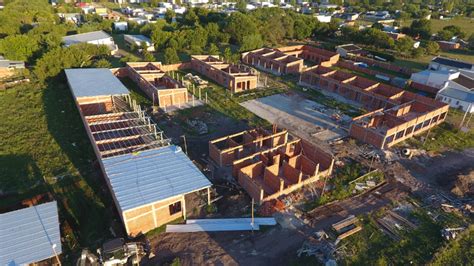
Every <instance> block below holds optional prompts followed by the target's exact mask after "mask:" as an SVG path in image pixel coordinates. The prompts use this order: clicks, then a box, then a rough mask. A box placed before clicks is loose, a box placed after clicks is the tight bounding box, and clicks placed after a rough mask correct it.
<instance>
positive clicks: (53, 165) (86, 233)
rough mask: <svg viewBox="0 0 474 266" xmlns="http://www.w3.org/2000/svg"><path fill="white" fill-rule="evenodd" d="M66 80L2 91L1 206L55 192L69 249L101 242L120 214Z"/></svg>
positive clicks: (0, 107)
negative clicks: (116, 212)
mask: <svg viewBox="0 0 474 266" xmlns="http://www.w3.org/2000/svg"><path fill="white" fill-rule="evenodd" d="M65 84H66V82H65V81H63V80H61V81H59V82H54V83H50V84H49V85H48V86H47V87H41V86H39V85H35V84H24V85H19V86H17V87H14V88H11V89H8V90H6V91H0V117H2V119H1V120H0V190H1V191H2V192H6V193H8V194H7V195H8V196H5V197H2V199H1V200H0V208H7V207H9V206H13V205H15V204H18V203H19V201H21V200H24V199H28V198H30V197H32V196H34V195H38V194H42V193H51V194H52V195H53V197H54V199H55V200H56V201H57V202H58V207H59V212H60V222H61V228H62V237H64V238H65V241H63V250H64V251H65V253H66V254H67V253H69V252H70V251H72V250H75V249H77V248H79V247H82V246H88V247H90V248H93V247H95V246H96V245H97V244H99V243H98V241H99V242H100V241H102V240H104V239H105V238H107V237H109V234H110V233H109V230H108V227H109V225H111V220H112V217H113V216H114V214H113V213H112V212H113V211H114V208H113V207H111V206H113V205H112V201H111V198H110V196H109V194H108V193H104V192H103V190H102V189H101V187H100V185H99V184H100V183H101V182H102V177H101V176H100V175H98V174H97V173H98V172H99V170H98V169H94V167H93V161H94V160H95V156H94V153H93V150H92V146H91V145H90V143H89V141H88V137H87V135H86V133H85V130H84V127H83V124H82V121H81V119H80V116H79V114H78V112H77V110H76V106H75V104H74V102H73V100H72V97H71V95H70V92H69V90H68V88H67V86H66V85H65Z"/></svg>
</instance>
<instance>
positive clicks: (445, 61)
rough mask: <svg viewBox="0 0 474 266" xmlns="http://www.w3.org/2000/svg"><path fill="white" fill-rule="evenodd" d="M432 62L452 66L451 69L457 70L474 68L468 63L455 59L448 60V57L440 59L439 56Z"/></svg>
mask: <svg viewBox="0 0 474 266" xmlns="http://www.w3.org/2000/svg"><path fill="white" fill-rule="evenodd" d="M431 61H433V62H436V63H438V64H442V65H445V66H451V67H456V68H465V69H471V68H472V66H473V64H471V63H468V62H464V61H460V60H455V59H450V58H446V57H439V56H437V57H436V58H434V59H433V60H431Z"/></svg>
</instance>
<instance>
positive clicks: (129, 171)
mask: <svg viewBox="0 0 474 266" xmlns="http://www.w3.org/2000/svg"><path fill="white" fill-rule="evenodd" d="M102 162H103V164H104V168H105V173H106V178H108V179H109V181H110V184H111V186H112V190H113V193H114V195H115V198H116V199H117V202H118V204H119V205H120V208H121V210H122V212H124V211H126V210H130V209H133V208H136V207H139V206H142V205H146V204H150V203H153V202H157V201H161V200H165V199H167V198H170V197H173V196H179V195H182V194H186V193H190V192H193V191H196V190H200V189H203V188H207V187H210V186H211V183H210V182H209V180H208V179H207V178H206V177H205V176H204V175H203V174H202V173H201V171H199V169H198V168H197V167H196V166H195V165H194V164H193V163H192V162H191V160H190V159H189V158H188V157H187V156H186V154H184V152H183V151H182V150H181V148H180V147H178V146H174V145H170V146H166V147H161V148H158V149H153V150H146V151H142V152H139V153H138V154H125V155H120V156H116V157H110V158H103V159H102Z"/></svg>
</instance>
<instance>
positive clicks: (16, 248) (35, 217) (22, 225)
mask: <svg viewBox="0 0 474 266" xmlns="http://www.w3.org/2000/svg"><path fill="white" fill-rule="evenodd" d="M60 238H61V235H60V231H59V219H58V208H57V205H56V201H52V202H48V203H44V204H40V205H36V206H33V207H29V208H24V209H20V210H16V211H12V212H7V213H3V214H0V265H2V266H3V265H24V264H29V263H34V262H39V261H42V260H45V259H48V258H51V257H53V256H54V251H53V248H52V246H53V244H56V248H55V250H56V253H58V254H60V253H61V252H62V249H61V239H60Z"/></svg>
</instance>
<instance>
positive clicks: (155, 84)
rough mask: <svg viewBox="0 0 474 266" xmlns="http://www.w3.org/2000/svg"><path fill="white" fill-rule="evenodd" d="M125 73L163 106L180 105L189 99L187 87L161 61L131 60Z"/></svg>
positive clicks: (154, 101)
mask: <svg viewBox="0 0 474 266" xmlns="http://www.w3.org/2000/svg"><path fill="white" fill-rule="evenodd" d="M125 70H126V71H125V72H126V73H125V75H127V76H128V77H129V78H130V79H132V80H133V81H135V83H137V84H138V86H139V87H140V89H141V90H142V91H143V92H144V93H145V94H146V95H147V96H148V97H149V98H150V99H152V101H153V103H156V104H157V105H158V106H159V107H161V108H166V107H168V106H180V105H184V104H186V103H187V102H188V101H189V96H188V90H187V88H186V87H185V86H184V85H183V84H182V83H181V82H180V81H178V80H176V79H174V78H172V77H171V76H169V75H168V74H166V72H165V71H164V70H163V66H162V65H161V63H159V62H129V63H127V64H126V66H125Z"/></svg>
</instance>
